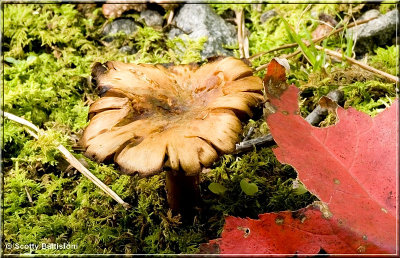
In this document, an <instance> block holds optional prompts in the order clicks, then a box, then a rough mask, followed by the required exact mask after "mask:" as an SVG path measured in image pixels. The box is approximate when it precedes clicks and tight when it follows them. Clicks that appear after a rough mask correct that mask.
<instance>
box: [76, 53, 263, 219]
mask: <svg viewBox="0 0 400 258" xmlns="http://www.w3.org/2000/svg"><path fill="white" fill-rule="evenodd" d="M92 76H93V78H94V79H95V81H96V83H97V86H98V87H99V89H100V93H101V94H102V97H101V98H99V99H98V100H96V101H95V102H94V103H93V104H92V105H91V106H90V109H89V118H90V123H89V125H88V126H87V128H86V129H85V131H84V133H83V136H82V139H81V143H82V145H83V146H84V147H85V149H86V153H85V154H86V155H87V156H89V157H91V158H93V159H95V160H97V161H98V162H102V161H104V160H106V159H109V158H112V157H114V161H115V162H116V163H117V164H118V165H119V167H120V169H121V171H122V172H124V173H127V174H131V175H132V174H135V173H138V174H139V175H140V176H144V177H148V176H152V175H154V174H157V173H160V172H162V171H163V170H167V172H166V173H167V176H166V188H167V197H168V203H169V206H170V208H171V209H172V210H174V211H179V212H182V211H184V209H185V207H186V206H193V203H195V201H194V200H193V199H192V198H194V199H196V198H197V197H198V195H199V194H198V192H199V191H198V188H199V187H198V183H199V173H200V172H201V170H202V168H203V167H209V166H211V165H212V163H213V162H214V161H215V160H217V159H218V156H219V155H221V154H225V153H231V152H233V151H234V150H235V143H236V142H237V141H238V137H239V134H240V132H241V129H242V128H241V121H240V119H239V118H245V117H248V116H251V115H252V112H251V108H252V107H254V106H256V105H258V104H259V103H260V102H262V100H263V95H262V91H261V89H262V81H261V79H260V78H258V77H256V76H253V73H252V69H251V68H250V67H249V66H247V65H246V64H245V63H244V62H243V61H241V60H239V59H235V58H233V57H226V58H222V57H220V58H217V59H216V60H214V61H212V62H209V63H207V64H204V65H201V66H199V65H197V64H189V65H177V66H172V65H170V66H168V65H161V64H157V65H150V64H127V63H122V62H118V61H108V62H106V63H105V64H100V63H96V64H94V66H93V68H92Z"/></svg>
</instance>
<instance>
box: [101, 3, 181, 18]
mask: <svg viewBox="0 0 400 258" xmlns="http://www.w3.org/2000/svg"><path fill="white" fill-rule="evenodd" d="M149 3H156V4H158V5H160V6H161V7H163V8H164V9H165V10H167V11H168V10H173V9H175V8H176V7H178V6H179V4H173V3H168V1H166V0H151V1H149ZM102 9H103V14H104V16H105V17H106V18H118V17H120V16H121V15H122V13H124V12H126V11H129V10H135V11H138V12H141V11H143V10H146V9H147V4H146V3H145V1H144V2H142V3H140V1H139V2H136V3H135V2H132V1H127V0H119V1H114V0H108V1H106V3H105V4H103V7H102Z"/></svg>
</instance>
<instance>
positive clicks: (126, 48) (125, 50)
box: [119, 46, 136, 55]
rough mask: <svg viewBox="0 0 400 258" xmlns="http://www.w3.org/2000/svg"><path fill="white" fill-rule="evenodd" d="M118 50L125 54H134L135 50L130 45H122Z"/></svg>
mask: <svg viewBox="0 0 400 258" xmlns="http://www.w3.org/2000/svg"><path fill="white" fill-rule="evenodd" d="M119 52H121V53H125V54H128V55H133V54H136V50H135V49H133V48H132V47H130V46H123V47H121V48H120V49H119Z"/></svg>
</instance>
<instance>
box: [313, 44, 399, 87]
mask: <svg viewBox="0 0 400 258" xmlns="http://www.w3.org/2000/svg"><path fill="white" fill-rule="evenodd" d="M315 48H317V49H318V50H323V51H325V53H327V54H328V55H330V56H333V57H335V58H337V59H339V60H342V59H344V60H347V61H349V62H350V63H352V64H355V65H357V66H359V67H361V68H363V69H365V70H367V71H370V72H373V73H375V74H379V75H380V76H382V77H385V78H386V79H388V80H390V81H392V82H396V83H398V82H399V77H397V76H394V75H391V74H388V73H385V72H384V71H381V70H378V69H376V68H374V67H372V66H369V65H367V64H364V63H361V62H360V61H357V60H355V59H354V58H351V57H348V56H345V55H342V54H341V53H339V52H336V51H333V50H329V49H326V48H323V47H321V46H317V45H316V46H315Z"/></svg>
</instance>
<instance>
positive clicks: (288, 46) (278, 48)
mask: <svg viewBox="0 0 400 258" xmlns="http://www.w3.org/2000/svg"><path fill="white" fill-rule="evenodd" d="M376 18H377V17H374V18H371V19H368V20H364V21H358V22H352V23H350V24H348V25H347V27H346V28H347V29H349V28H351V27H354V26H358V25H361V24H364V23H367V22H369V21H372V20H374V19H376ZM344 29H345V27H340V28H339V29H336V30H332V31H331V32H329V33H327V34H325V35H323V36H321V37H319V38H316V39H313V42H314V43H318V42H319V41H321V40H324V39H325V38H327V37H330V36H332V35H335V34H337V33H339V32H341V31H343V30H344ZM306 45H307V46H309V45H310V44H306ZM297 46H298V44H297V43H290V44H286V45H282V46H280V47H277V48H274V49H271V50H268V51H265V52H260V53H257V54H255V55H252V56H251V57H249V58H248V59H249V61H251V60H253V59H255V58H257V57H259V56H263V55H265V54H268V53H271V52H275V51H278V50H282V49H286V48H292V47H297Z"/></svg>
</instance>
